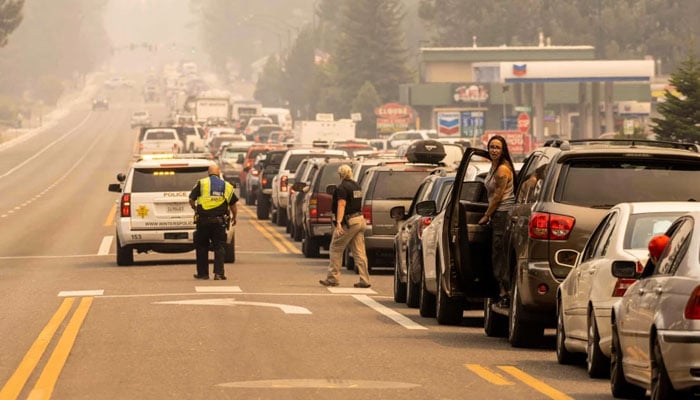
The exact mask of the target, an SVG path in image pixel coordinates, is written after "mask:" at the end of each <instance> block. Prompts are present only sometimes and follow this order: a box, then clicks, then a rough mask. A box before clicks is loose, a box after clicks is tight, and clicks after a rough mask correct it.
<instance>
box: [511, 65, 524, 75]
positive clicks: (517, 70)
mask: <svg viewBox="0 0 700 400" xmlns="http://www.w3.org/2000/svg"><path fill="white" fill-rule="evenodd" d="M513 75H515V76H525V75H527V64H513Z"/></svg>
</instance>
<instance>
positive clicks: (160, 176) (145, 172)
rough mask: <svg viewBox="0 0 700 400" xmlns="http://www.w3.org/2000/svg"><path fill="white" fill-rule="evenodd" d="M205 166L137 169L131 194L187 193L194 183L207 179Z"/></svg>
mask: <svg viewBox="0 0 700 400" xmlns="http://www.w3.org/2000/svg"><path fill="white" fill-rule="evenodd" d="M207 171H208V167H207V166H201V167H188V168H173V169H167V168H137V169H134V176H133V179H132V182H131V192H132V193H140V192H181V191H187V192H189V191H190V190H192V188H193V187H194V185H195V183H196V182H197V181H198V180H199V179H202V178H206V177H207Z"/></svg>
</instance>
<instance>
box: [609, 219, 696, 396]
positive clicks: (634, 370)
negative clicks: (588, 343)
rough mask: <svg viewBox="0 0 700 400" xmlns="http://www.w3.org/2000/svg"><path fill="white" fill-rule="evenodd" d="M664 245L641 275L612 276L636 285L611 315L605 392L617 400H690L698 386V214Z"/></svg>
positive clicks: (621, 268)
mask: <svg viewBox="0 0 700 400" xmlns="http://www.w3.org/2000/svg"><path fill="white" fill-rule="evenodd" d="M665 234H666V235H667V236H669V237H670V240H669V242H668V244H667V245H666V247H665V249H664V251H663V252H662V253H661V256H660V257H659V260H658V262H657V264H656V266H654V265H653V264H651V263H650V264H649V267H650V268H645V270H644V272H642V273H641V274H640V273H638V272H637V271H636V268H635V266H634V264H632V263H618V264H615V265H613V268H612V273H613V275H614V276H615V277H618V278H623V279H630V278H632V279H638V280H637V282H636V283H635V284H634V285H632V286H631V287H630V288H629V289H627V292H626V293H625V295H624V296H623V297H622V299H620V301H618V302H617V303H615V305H614V306H613V311H612V316H611V320H612V327H613V328H612V336H613V339H612V348H611V352H610V375H611V377H610V387H611V389H612V394H613V396H615V397H619V398H643V397H644V393H645V392H646V390H647V389H650V390H651V399H652V400H657V399H683V398H692V397H693V396H692V395H690V393H689V392H691V391H694V390H695V391H696V390H697V388H698V387H699V386H700V376H699V375H698V373H697V371H700V212H699V211H692V212H690V213H688V214H684V215H683V216H681V217H680V218H678V219H677V220H676V221H675V222H674V223H673V225H671V227H670V228H669V229H668V230H667V231H666V232H665Z"/></svg>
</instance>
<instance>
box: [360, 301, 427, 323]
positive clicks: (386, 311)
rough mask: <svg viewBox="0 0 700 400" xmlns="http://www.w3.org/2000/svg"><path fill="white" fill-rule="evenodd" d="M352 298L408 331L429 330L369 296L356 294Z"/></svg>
mask: <svg viewBox="0 0 700 400" xmlns="http://www.w3.org/2000/svg"><path fill="white" fill-rule="evenodd" d="M352 297H354V298H355V299H357V300H358V301H359V302H360V303H362V304H364V305H366V306H367V307H369V308H371V309H373V310H374V311H376V312H378V313H380V314H382V315H384V316H385V317H387V318H389V319H391V320H393V321H394V322H396V323H397V324H399V325H401V326H403V327H404V328H406V329H411V330H423V329H428V328H426V327H424V326H423V325H420V324H417V323H415V322H413V320H411V319H409V318H406V317H404V316H403V315H401V314H399V313H397V312H396V311H394V310H392V309H391V308H389V307H386V306H383V305H381V304H379V303H377V302H376V301H375V300H374V299H372V298H370V297H369V296H367V295H359V294H356V295H353V296H352Z"/></svg>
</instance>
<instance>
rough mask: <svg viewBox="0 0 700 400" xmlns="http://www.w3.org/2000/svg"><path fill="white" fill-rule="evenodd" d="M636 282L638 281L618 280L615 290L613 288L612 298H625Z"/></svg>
mask: <svg viewBox="0 0 700 400" xmlns="http://www.w3.org/2000/svg"><path fill="white" fill-rule="evenodd" d="M636 281H637V280H636V279H630V278H618V279H617V282H615V288H613V292H612V297H622V296H624V295H625V292H626V291H627V289H629V287H630V286H632V284H633V283H634V282H636Z"/></svg>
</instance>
